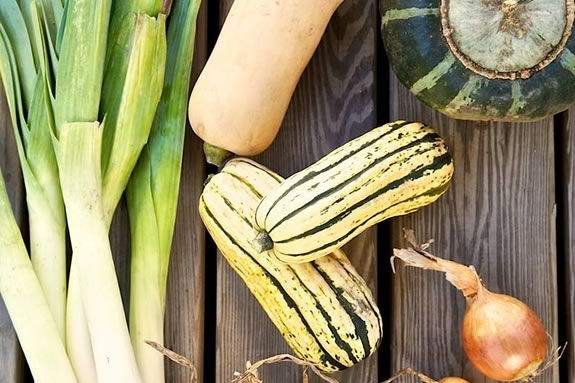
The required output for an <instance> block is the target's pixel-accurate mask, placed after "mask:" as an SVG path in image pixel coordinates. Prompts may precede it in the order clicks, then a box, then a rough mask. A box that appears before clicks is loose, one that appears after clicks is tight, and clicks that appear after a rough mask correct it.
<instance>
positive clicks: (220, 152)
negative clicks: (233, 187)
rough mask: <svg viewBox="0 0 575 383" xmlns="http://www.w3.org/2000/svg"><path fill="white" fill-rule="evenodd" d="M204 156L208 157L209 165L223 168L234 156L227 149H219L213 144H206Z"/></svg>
mask: <svg viewBox="0 0 575 383" xmlns="http://www.w3.org/2000/svg"><path fill="white" fill-rule="evenodd" d="M204 154H205V155H206V161H207V162H208V164H212V165H215V166H217V167H219V168H221V167H222V166H223V165H224V164H225V163H226V161H227V160H229V159H230V158H231V157H232V156H233V155H234V154H233V153H232V152H228V151H227V150H225V149H222V148H218V147H217V146H214V145H212V144H208V143H207V142H204Z"/></svg>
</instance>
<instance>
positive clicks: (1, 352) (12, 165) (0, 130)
mask: <svg viewBox="0 0 575 383" xmlns="http://www.w3.org/2000/svg"><path fill="white" fill-rule="evenodd" d="M0 168H1V169H2V174H3V176H4V180H5V182H6V188H7V189H8V194H9V196H10V201H11V202H12V207H13V209H14V215H15V216H16V219H17V220H18V222H19V224H20V227H21V228H22V229H23V234H24V235H25V234H26V232H27V231H28V228H27V222H26V220H25V208H26V207H25V204H26V201H25V198H26V194H25V190H24V180H23V179H22V173H21V171H20V162H19V159H18V152H17V150H16V142H15V141H14V134H13V130H12V124H11V122H10V112H9V111H8V106H7V104H6V98H5V95H4V88H3V87H2V86H1V85H0ZM24 365H25V362H24V357H23V355H22V352H21V350H20V346H19V343H18V339H17V337H16V332H15V331H14V328H13V327H12V323H11V322H10V317H9V316H8V312H7V311H6V308H5V306H4V303H3V302H2V299H1V298H0V383H20V382H23V381H24Z"/></svg>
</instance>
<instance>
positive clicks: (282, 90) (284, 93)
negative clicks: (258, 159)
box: [189, 0, 343, 163]
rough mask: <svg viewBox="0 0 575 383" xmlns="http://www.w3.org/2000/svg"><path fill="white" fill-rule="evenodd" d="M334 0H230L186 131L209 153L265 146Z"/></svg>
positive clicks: (251, 151)
mask: <svg viewBox="0 0 575 383" xmlns="http://www.w3.org/2000/svg"><path fill="white" fill-rule="evenodd" d="M342 1H343V0H287V1H286V0H281V1H270V0H236V1H234V3H233V5H232V7H231V10H230V12H229V14H228V16H227V18H226V21H225V23H224V26H223V28H222V31H221V32H220V35H219V38H218V40H217V42H216V45H215V47H214V50H213V52H212V54H211V56H210V58H209V59H208V62H207V64H206V66H205V68H204V69H203V71H202V73H201V75H200V77H199V79H198V81H197V83H196V85H195V87H194V89H193V91H192V95H191V97H190V104H189V117H190V123H191V125H192V128H193V129H194V131H195V132H196V134H197V135H198V136H200V137H201V138H202V139H203V140H204V141H205V142H206V143H208V144H210V145H211V146H210V147H211V149H212V150H213V149H214V147H216V148H220V149H225V150H226V151H229V152H232V153H235V154H239V155H243V156H252V155H256V154H258V153H260V152H262V151H264V150H265V149H266V148H267V147H268V146H269V145H270V144H271V143H272V141H273V140H274V138H275V136H276V134H277V133H278V130H279V128H280V125H281V122H282V120H283V118H284V116H285V113H286V111H287V108H288V104H289V102H290V100H291V98H292V95H293V92H294V90H295V88H296V85H297V83H298V81H299V78H300V76H301V74H302V73H303V71H304V69H305V67H306V66H307V64H308V62H309V60H310V59H311V57H312V55H313V53H314V51H315V50H316V48H317V46H318V44H319V41H320V39H321V37H322V35H323V33H324V31H325V28H326V27H327V24H328V22H329V20H330V18H331V16H332V15H333V13H334V12H335V10H336V9H337V7H338V6H339V5H340V4H341V3H342ZM214 152H215V153H216V154H218V150H213V151H212V152H210V151H207V152H206V155H207V157H208V158H207V159H208V161H209V162H212V163H213V162H218V159H217V158H216V157H217V155H216V154H214ZM212 157H213V158H212Z"/></svg>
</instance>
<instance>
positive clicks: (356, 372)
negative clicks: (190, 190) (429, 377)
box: [216, 0, 377, 383]
mask: <svg viewBox="0 0 575 383" xmlns="http://www.w3.org/2000/svg"><path fill="white" fill-rule="evenodd" d="M231 4H232V0H222V1H221V2H220V8H221V19H222V20H223V19H224V17H225V15H226V14H227V11H228V10H229V7H230V5H231ZM376 10H377V7H376V2H375V1H373V0H370V1H365V0H348V1H346V2H345V3H344V5H343V6H342V7H341V8H340V10H339V11H338V12H337V14H336V15H335V16H334V18H333V19H332V21H331V23H330V25H329V27H328V30H327V31H326V35H325V36H324V39H323V41H322V42H321V44H320V46H319V48H318V51H317V52H316V54H315V56H314V58H313V60H312V62H311V63H310V65H309V67H308V68H307V70H306V72H305V74H304V75H303V77H302V80H301V81H300V84H299V86H298V89H297V91H296V94H295V96H294V99H293V100H292V103H291V106H290V110H289V112H288V115H287V116H286V119H285V121H284V124H283V127H282V130H281V132H280V134H279V136H278V138H277V140H276V142H275V143H274V144H273V145H272V147H271V148H270V149H269V150H268V151H266V152H265V154H263V155H262V156H260V157H258V160H259V161H261V162H262V163H263V164H265V165H267V166H269V167H270V168H272V169H273V170H276V171H278V172H279V173H280V174H281V175H283V176H289V175H291V174H292V173H294V172H295V171H298V170H300V169H302V168H304V167H305V166H307V165H309V164H311V163H312V162H313V161H315V160H317V159H319V158H320V157H322V156H323V155H325V154H327V153H328V152H330V151H331V150H333V149H334V148H336V147H337V146H340V145H342V144H343V143H345V142H347V141H349V140H350V139H352V138H355V137H357V136H359V135H361V134H362V133H364V132H366V131H368V130H370V129H371V128H373V127H374V126H375V124H376V107H375V80H374V72H375V42H376V33H377V27H376V16H375V15H376ZM347 250H348V255H350V258H351V259H352V261H353V262H354V264H355V265H356V267H358V269H359V271H360V273H361V274H362V275H363V276H364V277H365V278H366V279H367V280H368V282H369V284H370V286H371V287H372V288H373V290H374V291H375V285H376V243H375V230H370V231H368V232H367V233H365V234H364V235H363V236H362V237H361V238H359V239H357V240H356V241H354V242H353V243H352V244H350V246H348V247H347ZM217 289H218V290H217V291H218V313H217V319H218V327H217V359H216V382H218V383H220V382H221V383H223V382H229V381H230V378H231V377H232V373H233V372H234V371H236V370H238V371H239V370H243V369H244V367H245V363H246V361H247V360H250V361H252V362H253V361H256V360H260V359H263V358H266V357H269V356H272V355H275V354H278V353H286V352H290V350H289V348H288V347H287V345H286V343H285V341H284V340H283V338H282V337H281V335H280V334H279V332H278V331H277V329H276V328H275V327H274V326H273V324H272V323H271V321H270V320H269V319H268V318H267V316H266V314H265V313H264V312H263V310H262V309H261V307H260V306H259V304H258V303H257V301H256V300H255V299H254V298H253V297H252V296H251V294H250V293H249V292H248V290H247V288H246V287H245V285H244V284H243V283H242V281H241V280H240V278H239V277H238V276H237V275H236V274H235V273H234V272H233V271H232V270H231V268H230V267H229V266H228V265H227V263H226V262H225V260H224V259H223V258H222V257H221V255H218V287H217ZM261 377H262V378H263V380H264V382H266V383H267V382H282V383H290V382H300V381H301V370H300V369H299V368H296V367H294V366H287V365H281V366H270V367H266V368H264V369H263V370H262V373H261ZM339 379H340V381H341V382H342V383H344V382H355V383H357V382H361V383H372V382H377V357H376V356H375V357H372V358H370V359H369V360H368V361H366V362H364V363H363V364H361V365H360V366H358V367H356V368H353V369H350V370H348V371H346V372H345V373H343V374H340V375H339ZM314 381H315V380H314Z"/></svg>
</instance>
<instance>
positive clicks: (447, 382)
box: [439, 376, 469, 383]
mask: <svg viewBox="0 0 575 383" xmlns="http://www.w3.org/2000/svg"><path fill="white" fill-rule="evenodd" d="M439 383H469V381H467V380H465V379H461V378H456V377H453V376H450V377H448V378H443V379H441V380H440V381H439Z"/></svg>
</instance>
